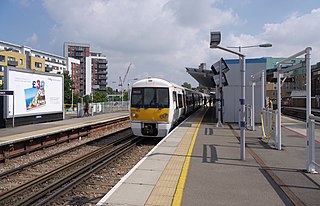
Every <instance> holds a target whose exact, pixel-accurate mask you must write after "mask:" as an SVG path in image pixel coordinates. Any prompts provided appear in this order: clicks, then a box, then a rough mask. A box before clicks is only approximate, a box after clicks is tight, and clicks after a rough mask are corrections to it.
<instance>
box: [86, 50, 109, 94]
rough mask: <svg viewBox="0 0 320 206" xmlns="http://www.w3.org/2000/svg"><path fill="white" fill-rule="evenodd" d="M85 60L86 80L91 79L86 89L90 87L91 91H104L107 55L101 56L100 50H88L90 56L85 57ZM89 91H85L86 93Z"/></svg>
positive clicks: (106, 76) (106, 77)
mask: <svg viewBox="0 0 320 206" xmlns="http://www.w3.org/2000/svg"><path fill="white" fill-rule="evenodd" d="M86 62H87V66H86V68H87V74H88V75H87V77H88V82H90V80H91V82H90V83H89V84H88V85H89V87H88V88H87V89H88V90H89V89H90V88H92V90H93V91H101V92H106V90H107V87H106V86H107V79H108V72H107V70H108V66H107V64H108V61H107V57H105V56H103V55H102V53H100V52H90V56H89V57H87V59H86ZM90 84H91V85H90ZM90 92H91V91H86V93H90Z"/></svg>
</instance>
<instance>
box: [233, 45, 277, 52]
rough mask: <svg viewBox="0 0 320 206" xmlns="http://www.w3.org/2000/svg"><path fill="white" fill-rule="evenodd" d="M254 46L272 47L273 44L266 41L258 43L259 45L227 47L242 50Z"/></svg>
mask: <svg viewBox="0 0 320 206" xmlns="http://www.w3.org/2000/svg"><path fill="white" fill-rule="evenodd" d="M252 47H272V44H270V43H265V44H257V45H250V46H228V47H227V48H234V49H239V52H241V49H246V48H252Z"/></svg>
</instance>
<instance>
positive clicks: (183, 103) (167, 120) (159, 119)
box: [130, 78, 210, 137]
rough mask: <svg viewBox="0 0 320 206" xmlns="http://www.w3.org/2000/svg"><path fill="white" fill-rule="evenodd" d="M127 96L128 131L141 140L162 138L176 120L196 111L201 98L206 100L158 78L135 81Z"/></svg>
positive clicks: (199, 105) (201, 103) (197, 93)
mask: <svg viewBox="0 0 320 206" xmlns="http://www.w3.org/2000/svg"><path fill="white" fill-rule="evenodd" d="M130 96H131V100H130V122H131V129H132V132H133V134H134V135H136V136H142V137H165V136H166V135H167V134H168V133H169V132H170V130H172V128H173V127H174V126H175V125H176V124H177V123H178V122H179V121H180V120H182V119H183V118H185V117H186V116H188V115H189V114H191V113H192V112H194V111H196V110H197V109H199V108H200V107H201V106H202V105H203V102H204V101H203V100H204V98H207V99H209V98H210V96H209V95H207V94H204V93H201V92H198V91H194V90H191V89H187V88H185V87H182V86H179V85H176V84H174V83H172V82H169V81H166V80H163V79H159V78H147V79H142V80H139V81H137V82H135V83H134V84H133V85H132V88H131V94H130Z"/></svg>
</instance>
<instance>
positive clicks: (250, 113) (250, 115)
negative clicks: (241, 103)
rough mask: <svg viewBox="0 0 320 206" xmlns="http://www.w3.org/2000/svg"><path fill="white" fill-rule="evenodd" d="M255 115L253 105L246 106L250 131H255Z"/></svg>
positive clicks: (246, 118) (247, 125)
mask: <svg viewBox="0 0 320 206" xmlns="http://www.w3.org/2000/svg"><path fill="white" fill-rule="evenodd" d="M253 118H254V114H253V110H252V105H250V104H246V105H245V120H246V128H247V129H248V130H252V131H253V130H254V121H253Z"/></svg>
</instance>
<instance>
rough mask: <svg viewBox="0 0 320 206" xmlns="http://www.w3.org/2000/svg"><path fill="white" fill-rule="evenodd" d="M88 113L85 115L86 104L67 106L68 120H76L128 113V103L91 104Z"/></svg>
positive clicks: (66, 114)
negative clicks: (120, 112)
mask: <svg viewBox="0 0 320 206" xmlns="http://www.w3.org/2000/svg"><path fill="white" fill-rule="evenodd" d="M88 108H89V109H88V113H87V114H85V103H83V104H82V103H78V104H77V105H73V106H71V105H66V106H65V116H66V118H76V117H78V118H79V117H84V116H93V115H98V114H105V113H110V112H116V111H128V109H129V102H128V101H123V102H121V101H112V102H97V103H89V107H88Z"/></svg>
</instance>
